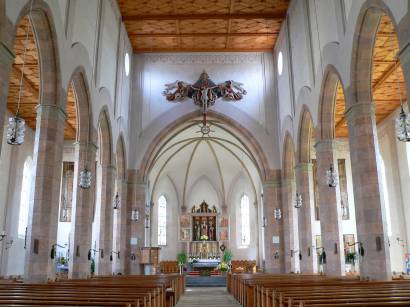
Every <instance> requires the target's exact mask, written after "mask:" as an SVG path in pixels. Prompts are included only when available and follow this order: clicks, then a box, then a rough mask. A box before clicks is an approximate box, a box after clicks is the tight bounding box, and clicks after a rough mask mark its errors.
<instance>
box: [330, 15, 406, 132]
mask: <svg viewBox="0 0 410 307" xmlns="http://www.w3.org/2000/svg"><path fill="white" fill-rule="evenodd" d="M398 51H399V43H398V40H397V34H396V32H395V30H394V26H393V24H392V22H391V20H390V18H389V17H388V16H387V15H385V16H383V17H382V18H381V20H380V24H379V28H378V31H377V36H376V42H375V46H374V50H373V67H372V70H373V72H372V74H373V75H372V85H373V102H374V104H375V107H376V122H377V123H380V122H381V121H383V120H384V119H385V118H386V117H387V116H389V115H390V114H391V113H392V112H393V111H394V110H396V109H397V108H398V107H399V106H400V98H401V99H402V100H403V101H406V100H407V93H406V88H405V83H404V77H403V71H402V68H401V66H400V62H397V61H396V54H397V52H398ZM344 112H345V101H344V95H343V89H342V87H341V86H340V83H339V84H338V87H337V90H336V108H335V123H336V125H335V132H336V137H347V136H348V128H347V123H346V118H345V116H344Z"/></svg>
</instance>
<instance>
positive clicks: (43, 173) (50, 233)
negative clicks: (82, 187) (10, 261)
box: [24, 104, 66, 282]
mask: <svg viewBox="0 0 410 307" xmlns="http://www.w3.org/2000/svg"><path fill="white" fill-rule="evenodd" d="M65 118H66V114H65V112H64V111H63V110H62V109H61V108H60V107H59V106H56V105H45V104H43V105H39V106H38V107H37V126H36V137H35V143H34V157H33V161H34V165H35V168H34V172H33V179H34V181H33V183H34V184H33V187H32V191H31V197H30V213H29V219H28V226H27V249H26V260H25V270H24V272H25V279H26V280H27V281H31V282H45V281H47V278H52V277H54V273H55V272H54V271H55V268H54V260H52V259H51V257H50V252H51V248H52V245H53V244H55V243H57V242H56V240H57V224H58V204H59V198H60V182H61V168H62V158H63V142H64V123H65Z"/></svg>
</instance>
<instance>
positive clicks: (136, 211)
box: [131, 209, 140, 222]
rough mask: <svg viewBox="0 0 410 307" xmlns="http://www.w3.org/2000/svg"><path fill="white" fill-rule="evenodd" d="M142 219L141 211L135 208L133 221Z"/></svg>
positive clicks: (132, 216) (132, 215)
mask: <svg viewBox="0 0 410 307" xmlns="http://www.w3.org/2000/svg"><path fill="white" fill-rule="evenodd" d="M139 220H140V211H139V210H138V209H133V210H132V211H131V221H133V222H138V221H139Z"/></svg>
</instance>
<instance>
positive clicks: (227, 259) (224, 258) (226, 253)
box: [222, 249, 233, 264]
mask: <svg viewBox="0 0 410 307" xmlns="http://www.w3.org/2000/svg"><path fill="white" fill-rule="evenodd" d="M232 258H233V254H232V251H231V250H229V249H226V250H225V251H224V254H223V256H222V262H225V263H228V264H229V263H231V260H232Z"/></svg>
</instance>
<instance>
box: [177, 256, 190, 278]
mask: <svg viewBox="0 0 410 307" xmlns="http://www.w3.org/2000/svg"><path fill="white" fill-rule="evenodd" d="M187 260H188V256H187V254H186V252H180V253H178V255H177V261H178V265H179V274H182V270H183V266H184V265H185V264H186V263H187Z"/></svg>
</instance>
